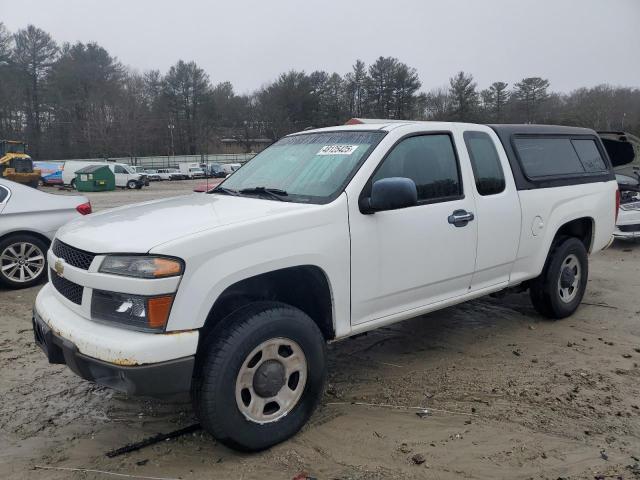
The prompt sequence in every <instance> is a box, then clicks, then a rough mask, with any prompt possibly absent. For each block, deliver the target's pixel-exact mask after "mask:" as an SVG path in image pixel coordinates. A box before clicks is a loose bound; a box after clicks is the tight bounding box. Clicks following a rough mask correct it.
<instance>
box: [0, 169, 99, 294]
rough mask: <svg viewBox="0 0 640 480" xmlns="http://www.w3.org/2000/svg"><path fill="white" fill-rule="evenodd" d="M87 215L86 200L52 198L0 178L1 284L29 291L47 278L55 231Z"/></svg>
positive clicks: (75, 196) (88, 211) (87, 203)
mask: <svg viewBox="0 0 640 480" xmlns="http://www.w3.org/2000/svg"><path fill="white" fill-rule="evenodd" d="M88 213H91V204H90V203H89V201H88V200H87V198H86V197H82V196H79V195H74V196H70V195H53V194H50V193H44V192H41V191H39V190H35V189H33V188H29V187H26V186H24V185H21V184H19V183H15V182H11V181H9V180H3V179H0V285H3V286H5V287H10V288H26V287H30V286H32V285H35V284H36V283H38V282H40V281H41V280H43V279H44V278H46V276H47V262H46V253H47V250H48V249H49V244H50V243H51V239H52V238H53V236H54V235H55V233H56V231H57V230H58V228H59V227H61V226H62V225H64V224H65V223H67V222H68V221H70V220H73V219H75V218H78V217H81V216H83V215H86V214H88Z"/></svg>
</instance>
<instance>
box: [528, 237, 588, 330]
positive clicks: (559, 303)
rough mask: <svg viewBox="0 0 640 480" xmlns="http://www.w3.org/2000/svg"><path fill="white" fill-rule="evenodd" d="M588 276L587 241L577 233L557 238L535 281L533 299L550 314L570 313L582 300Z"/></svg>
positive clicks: (530, 292)
mask: <svg viewBox="0 0 640 480" xmlns="http://www.w3.org/2000/svg"><path fill="white" fill-rule="evenodd" d="M588 278H589V259H588V256H587V250H586V248H585V246H584V244H583V243H582V242H581V241H580V240H579V239H577V238H575V237H569V238H567V237H564V238H560V239H558V240H556V241H554V243H553V245H552V247H551V251H550V252H549V255H548V257H547V261H546V262H545V266H544V269H543V270H542V273H541V274H540V276H539V277H537V278H536V279H534V280H533V281H532V282H531V285H530V288H529V296H530V297H531V303H532V304H533V307H534V308H535V309H536V310H537V311H538V313H540V314H541V315H543V316H545V317H547V318H553V319H560V318H565V317H568V316H570V315H572V314H573V313H574V312H575V311H576V310H577V308H578V306H579V305H580V302H582V297H583V296H584V292H585V290H586V288H587V280H588Z"/></svg>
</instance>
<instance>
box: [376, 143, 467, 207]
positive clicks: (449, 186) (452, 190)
mask: <svg viewBox="0 0 640 480" xmlns="http://www.w3.org/2000/svg"><path fill="white" fill-rule="evenodd" d="M390 177H406V178H410V179H411V180H413V181H414V182H415V184H416V188H417V190H418V203H434V202H443V201H449V200H454V199H459V198H462V182H461V179H460V171H459V167H458V160H457V157H456V154H455V150H454V147H453V142H452V140H451V137H450V136H449V135H448V134H445V133H443V134H432V135H418V136H414V137H409V138H406V139H404V140H402V141H401V142H400V143H398V144H397V145H396V146H395V147H394V148H393V150H392V151H391V153H389V155H388V156H387V158H385V160H384V161H383V163H382V165H380V167H379V168H378V171H377V172H376V173H375V174H374V176H373V182H375V181H377V180H381V179H383V178H390ZM373 182H372V183H373Z"/></svg>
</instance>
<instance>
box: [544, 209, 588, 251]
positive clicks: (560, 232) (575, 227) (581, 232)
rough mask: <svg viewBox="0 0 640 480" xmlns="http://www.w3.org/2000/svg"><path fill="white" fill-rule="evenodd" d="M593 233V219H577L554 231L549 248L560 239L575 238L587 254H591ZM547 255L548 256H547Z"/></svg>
mask: <svg viewBox="0 0 640 480" xmlns="http://www.w3.org/2000/svg"><path fill="white" fill-rule="evenodd" d="M594 233H595V221H594V219H593V217H579V218H575V219H573V220H570V221H568V222H565V223H564V224H562V225H561V226H560V227H558V229H557V230H556V234H555V235H554V237H553V239H552V241H551V246H552V245H553V244H554V242H556V241H557V239H559V238H562V237H575V238H577V239H578V240H580V241H581V242H582V243H583V245H584V248H585V249H586V250H587V252H589V253H591V250H592V248H593V238H594ZM551 246H550V248H551ZM547 255H548V254H547Z"/></svg>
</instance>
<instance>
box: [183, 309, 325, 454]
mask: <svg viewBox="0 0 640 480" xmlns="http://www.w3.org/2000/svg"><path fill="white" fill-rule="evenodd" d="M223 322H224V327H222V328H220V329H216V330H214V331H213V332H212V333H211V334H210V335H209V336H208V337H207V339H206V340H205V342H204V343H203V345H202V346H201V349H202V351H201V353H200V355H201V358H199V359H198V362H197V367H196V376H195V378H194V382H193V387H192V398H193V402H194V407H195V410H196V414H197V415H198V417H199V419H200V422H201V423H202V426H203V427H204V429H205V430H207V431H208V432H209V433H211V435H213V436H214V437H215V438H217V439H218V440H219V441H220V442H222V443H224V444H225V445H227V446H229V447H232V448H236V449H239V450H244V451H258V450H263V449H265V448H269V447H271V446H273V445H275V444H277V443H280V442H282V441H284V440H286V439H288V438H289V437H291V436H292V435H294V434H295V433H296V432H298V430H300V428H302V426H303V425H304V424H305V423H306V422H307V420H308V419H309V417H310V416H311V414H312V412H313V410H314V409H315V407H316V406H317V404H318V402H319V400H320V398H321V396H322V392H323V389H324V382H325V377H326V351H325V341H324V337H323V336H322V333H321V332H320V329H319V328H318V326H317V325H316V324H315V322H314V321H313V320H312V319H311V318H309V316H307V315H306V314H305V313H304V312H302V311H301V310H298V309H297V308H294V307H291V306H289V305H286V304H282V303H276V302H256V303H252V304H249V305H247V306H246V307H244V308H241V309H239V310H237V311H236V312H234V313H232V314H231V315H230V316H229V317H227V318H226V319H225V320H223Z"/></svg>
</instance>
